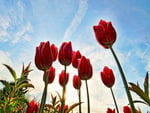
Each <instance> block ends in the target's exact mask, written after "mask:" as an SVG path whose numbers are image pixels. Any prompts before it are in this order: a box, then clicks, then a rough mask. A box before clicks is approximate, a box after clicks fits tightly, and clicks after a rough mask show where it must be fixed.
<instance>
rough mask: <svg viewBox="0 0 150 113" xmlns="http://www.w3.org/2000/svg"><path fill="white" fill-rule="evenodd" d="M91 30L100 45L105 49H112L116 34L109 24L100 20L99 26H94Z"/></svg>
mask: <svg viewBox="0 0 150 113" xmlns="http://www.w3.org/2000/svg"><path fill="white" fill-rule="evenodd" d="M93 29H94V32H95V37H96V40H97V41H98V42H99V44H100V45H102V46H103V47H104V48H106V49H108V48H110V47H112V45H113V43H114V42H115V41H116V36H117V33H116V31H115V29H114V27H113V26H112V23H111V22H106V21H104V20H100V22H99V24H98V25H96V26H94V27H93Z"/></svg>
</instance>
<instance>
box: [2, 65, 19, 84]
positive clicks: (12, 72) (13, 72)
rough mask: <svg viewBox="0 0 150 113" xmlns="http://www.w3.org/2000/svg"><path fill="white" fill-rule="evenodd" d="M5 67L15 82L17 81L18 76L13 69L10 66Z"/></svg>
mask: <svg viewBox="0 0 150 113" xmlns="http://www.w3.org/2000/svg"><path fill="white" fill-rule="evenodd" d="M3 65H4V66H5V67H6V68H7V69H8V70H9V72H10V73H11V75H12V77H13V79H14V81H16V79H17V75H16V72H15V71H14V70H13V68H11V67H10V66H9V65H7V64H3Z"/></svg>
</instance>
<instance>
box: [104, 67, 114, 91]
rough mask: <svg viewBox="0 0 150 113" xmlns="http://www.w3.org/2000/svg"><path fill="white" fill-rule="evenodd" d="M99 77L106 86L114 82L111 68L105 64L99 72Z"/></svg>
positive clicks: (110, 85)
mask: <svg viewBox="0 0 150 113" xmlns="http://www.w3.org/2000/svg"><path fill="white" fill-rule="evenodd" d="M101 79H102V82H103V83H104V84H105V85H106V86H107V87H109V88H111V87H112V86H113V85H114V83H115V76H114V73H113V71H112V69H109V68H108V67H107V66H105V67H104V69H103V71H102V72H101Z"/></svg>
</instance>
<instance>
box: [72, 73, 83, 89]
mask: <svg viewBox="0 0 150 113" xmlns="http://www.w3.org/2000/svg"><path fill="white" fill-rule="evenodd" d="M81 85H82V82H81V79H80V78H79V76H77V75H75V76H74V77H73V87H74V88H75V89H80V88H81Z"/></svg>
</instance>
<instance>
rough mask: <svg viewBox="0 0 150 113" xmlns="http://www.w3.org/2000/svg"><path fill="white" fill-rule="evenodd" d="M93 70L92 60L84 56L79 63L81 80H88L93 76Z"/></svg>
mask: <svg viewBox="0 0 150 113" xmlns="http://www.w3.org/2000/svg"><path fill="white" fill-rule="evenodd" d="M92 74H93V70H92V65H91V63H90V60H89V59H87V58H86V57H85V56H82V57H81V59H80V60H79V64H78V75H79V77H80V79H81V80H88V79H90V78H91V77H92Z"/></svg>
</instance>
